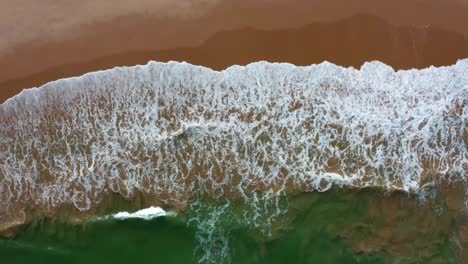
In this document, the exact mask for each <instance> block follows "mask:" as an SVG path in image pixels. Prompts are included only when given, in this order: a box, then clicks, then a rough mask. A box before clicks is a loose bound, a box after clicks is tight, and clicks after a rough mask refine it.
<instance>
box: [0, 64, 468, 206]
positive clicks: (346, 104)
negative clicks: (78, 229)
mask: <svg viewBox="0 0 468 264" xmlns="http://www.w3.org/2000/svg"><path fill="white" fill-rule="evenodd" d="M467 103H468V60H460V61H458V62H457V64H455V65H453V66H448V67H440V68H434V67H431V68H427V69H422V70H408V71H397V72H395V71H394V70H393V69H392V68H391V67H389V66H387V65H385V64H383V63H380V62H375V61H374V62H370V63H365V64H364V65H363V66H362V67H361V69H360V70H356V69H354V68H343V67H340V66H336V65H334V64H331V63H327V62H325V63H322V64H318V65H312V66H307V67H297V66H294V65H291V64H286V63H281V64H278V63H267V62H257V63H253V64H249V65H247V66H245V67H243V66H233V67H230V68H228V69H227V70H224V71H221V72H216V71H213V70H211V69H208V68H204V67H198V66H193V65H190V64H187V63H177V62H170V63H158V62H150V63H148V64H147V65H145V66H135V67H124V68H114V69H111V70H107V71H100V72H96V73H89V74H86V75H84V76H81V77H76V78H70V79H62V80H58V81H55V82H52V83H49V84H46V85H44V86H43V87H41V88H40V89H33V90H25V91H24V92H23V93H21V94H20V95H18V96H15V97H14V98H12V99H10V100H8V101H7V102H5V103H4V104H2V105H1V106H0V211H4V210H1V209H5V208H9V207H11V206H15V205H17V204H20V203H27V204H30V205H36V206H46V207H56V206H59V205H64V204H74V205H75V206H76V207H77V208H79V209H81V210H87V209H89V208H90V207H91V206H93V204H94V203H95V202H97V201H99V197H100V195H101V194H103V193H108V192H118V193H122V194H125V195H127V196H131V194H132V193H133V192H134V191H136V190H137V191H142V192H145V193H148V194H153V195H155V196H156V197H158V198H159V199H160V201H161V203H163V204H167V205H178V206H180V205H181V204H184V203H186V202H187V201H188V200H190V199H191V197H192V195H193V193H195V192H197V193H202V194H206V195H209V196H212V197H213V198H220V197H244V199H247V200H249V199H250V201H252V202H253V201H254V199H255V195H254V194H256V193H258V192H260V193H268V194H269V195H274V194H275V193H281V192H283V191H287V190H288V189H299V190H302V191H312V190H318V191H326V190H328V189H330V188H331V187H332V186H333V185H335V186H341V187H342V186H351V187H356V188H360V187H366V186H380V187H383V188H386V189H402V190H405V191H408V192H419V191H420V190H421V188H423V186H431V183H432V182H434V181H435V180H445V181H448V182H453V183H454V184H464V185H465V186H466V184H467V168H468V155H467V146H466V144H467V142H466V141H467V138H468V131H467V123H468V122H467V121H468V120H467V119H468V108H467V107H466V105H467ZM5 212H6V211H5Z"/></svg>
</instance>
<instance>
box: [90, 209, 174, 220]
mask: <svg viewBox="0 0 468 264" xmlns="http://www.w3.org/2000/svg"><path fill="white" fill-rule="evenodd" d="M167 215H168V213H167V212H166V211H164V209H162V208H161V207H154V206H151V207H148V208H145V209H141V210H138V211H136V212H133V213H129V212H119V213H116V214H111V215H106V216H104V217H98V218H97V219H96V220H106V219H110V218H112V219H120V220H125V219H132V218H138V219H143V220H151V219H154V218H157V217H161V216H167ZM169 215H170V214H169Z"/></svg>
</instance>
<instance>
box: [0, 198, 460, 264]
mask: <svg viewBox="0 0 468 264" xmlns="http://www.w3.org/2000/svg"><path fill="white" fill-rule="evenodd" d="M391 208H396V209H397V210H396V211H395V210H392V209H391ZM243 210H247V209H245V208H243V207H242V206H241V205H232V206H231V211H232V212H242V211H243ZM208 211H209V210H208ZM211 213H212V212H211ZM208 214H210V213H207V215H205V216H203V215H202V216H201V219H202V220H201V221H203V218H206V219H209V218H210V216H209V215H208ZM190 217H191V216H190V214H189V215H188V216H184V215H179V216H177V217H174V216H167V217H159V218H155V219H153V220H142V219H127V220H117V219H108V220H102V221H96V222H88V223H86V224H81V225H72V224H69V223H65V222H62V221H51V220H42V221H38V222H36V223H34V224H32V225H30V226H28V227H27V228H25V229H24V230H22V231H21V232H20V233H19V234H18V235H17V236H16V237H15V238H14V239H12V240H0V263H8V264H21V263H35V264H39V263H47V264H54V263H57V264H58V263H61V264H62V263H96V264H97V263H99V264H103V263H113V264H115V263H197V262H198V261H199V260H200V259H202V255H203V254H204V252H203V249H201V248H200V241H199V240H198V239H197V238H196V237H197V234H199V233H197V226H196V225H190V224H189V225H188V224H187V220H188V219H190ZM222 217H225V218H228V219H224V221H219V222H218V223H217V224H215V225H217V226H216V227H213V228H215V229H216V230H217V231H216V232H218V233H220V232H221V233H223V232H224V231H226V232H224V233H223V235H225V236H226V237H227V241H228V243H229V244H228V248H229V252H228V253H229V257H227V258H219V259H218V261H216V260H215V259H214V258H215V256H213V258H212V259H211V260H212V262H214V263H216V262H218V263H223V262H231V263H350V264H351V263H375V264H377V263H462V262H461V260H460V256H459V255H460V254H459V251H460V249H459V247H457V245H456V241H455V240H454V230H456V226H455V222H454V219H453V217H452V216H451V215H450V213H449V212H448V211H447V210H446V208H444V204H443V202H438V201H436V202H432V203H431V202H426V204H424V205H421V203H420V202H419V201H416V200H415V199H410V198H407V197H404V196H401V197H400V196H398V197H394V196H393V197H387V196H386V195H384V194H380V193H378V192H375V191H361V192H328V193H310V194H303V195H299V196H296V197H294V198H290V204H289V209H288V212H287V213H286V214H284V215H282V216H280V217H278V219H277V220H276V221H275V222H274V223H273V225H272V226H271V228H270V227H269V228H270V230H271V236H265V235H262V234H261V232H260V229H262V227H260V228H252V227H249V225H247V224H245V223H244V224H243V223H242V222H236V221H229V220H230V219H229V218H231V217H232V215H230V214H226V215H222ZM387 220H388V221H387ZM389 221H390V222H389ZM216 232H215V233H216ZM382 234H387V235H382ZM217 238H219V234H218V235H216V234H215V235H213V237H212V239H213V243H214V244H215V243H218V242H219V241H215V240H216V239H217ZM382 241H384V242H382ZM211 250H212V251H217V250H221V248H216V247H214V249H213V248H212V249H211ZM425 251H428V252H425ZM213 253H214V255H216V254H217V253H219V252H213ZM204 262H205V261H204Z"/></svg>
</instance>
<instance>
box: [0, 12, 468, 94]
mask: <svg viewBox="0 0 468 264" xmlns="http://www.w3.org/2000/svg"><path fill="white" fill-rule="evenodd" d="M75 45H78V44H75ZM50 48H51V50H54V51H57V52H67V49H61V48H60V47H59V46H55V47H53V46H51V47H50ZM51 52H52V51H51ZM62 55H63V56H64V57H66V55H65V54H62ZM466 57H468V38H467V37H464V36H463V35H461V34H457V33H453V32H449V31H445V30H442V29H438V28H433V27H407V26H394V25H392V24H389V23H387V22H386V21H385V20H383V19H380V18H378V17H375V16H370V15H364V14H359V15H355V16H352V17H349V18H346V19H343V20H340V21H336V22H330V23H315V24H309V25H306V26H302V27H299V28H294V29H280V30H259V29H253V28H243V29H236V30H230V31H224V32H220V33H217V34H215V35H214V36H212V37H210V38H209V39H207V40H206V41H205V42H204V43H202V44H201V45H200V46H198V47H193V48H174V49H164V50H146V51H128V52H122V53H116V54H113V55H110V56H103V57H98V58H95V59H93V60H90V61H86V62H81V63H72V64H66V63H63V64H62V65H60V66H57V67H52V68H49V69H47V70H44V71H41V72H39V73H36V74H32V75H29V76H27V77H23V78H17V79H12V80H8V81H4V82H0V91H1V95H0V102H3V101H5V100H6V99H8V98H10V97H11V96H14V95H15V94H18V93H19V92H20V91H21V90H22V89H23V88H29V87H36V86H40V85H42V84H45V83H47V82H49V81H53V80H57V79H60V78H65V77H72V76H78V75H82V74H85V73H87V72H91V71H97V70H102V69H108V68H113V67H115V66H132V65H136V64H146V63H147V62H148V61H149V60H156V61H162V62H166V61H171V60H173V61H187V62H190V63H192V64H195V65H203V66H207V67H210V68H212V69H216V70H222V69H225V68H227V67H229V66H231V65H235V64H239V65H246V64H248V63H251V62H255V61H260V60H267V61H270V62H289V63H293V64H296V65H310V64H316V63H321V62H323V61H330V62H333V63H335V64H337V65H342V66H353V67H355V68H360V66H361V65H362V64H363V63H364V62H366V61H372V60H379V61H382V62H384V63H386V64H388V65H391V66H392V67H394V68H395V69H410V68H424V67H429V66H432V65H434V66H443V65H452V64H454V63H456V61H457V60H458V59H461V58H466ZM33 61H35V60H33Z"/></svg>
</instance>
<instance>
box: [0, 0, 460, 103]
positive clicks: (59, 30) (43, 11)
mask: <svg viewBox="0 0 468 264" xmlns="http://www.w3.org/2000/svg"><path fill="white" fill-rule="evenodd" d="M70 2H73V1H70ZM125 2H126V1H120V0H119V1H117V2H115V4H112V5H109V4H107V3H106V1H104V0H95V1H90V0H84V1H80V3H75V2H73V4H71V3H67V4H65V3H64V2H63V1H58V0H49V1H48V2H47V5H41V6H38V5H37V3H36V1H32V0H20V1H18V2H15V6H12V5H8V4H6V3H4V4H0V15H1V16H0V22H2V23H0V34H1V35H2V36H3V37H2V38H1V39H0V68H1V69H2V71H1V72H0V102H3V101H4V100H5V99H6V98H9V97H11V96H13V95H15V94H17V93H18V92H19V90H21V89H23V88H29V87H34V86H39V85H41V84H43V83H45V82H48V81H51V80H54V79H57V78H63V77H67V76H76V75H80V74H82V73H84V72H88V71H92V70H96V69H105V68H109V67H113V66H121V65H133V64H135V63H140V64H141V63H146V62H147V61H148V60H150V59H157V58H160V59H161V60H171V59H179V60H187V61H193V62H194V63H197V64H202V65H207V66H209V65H215V66H216V67H218V68H222V67H225V66H226V65H231V64H232V63H237V61H241V63H243V62H250V61H254V60H257V59H268V60H273V61H288V60H291V61H289V62H297V61H299V63H300V64H312V63H316V62H321V61H322V60H324V59H326V60H329V61H334V62H336V63H340V62H343V64H345V65H355V66H360V63H358V61H364V60H367V59H369V58H370V59H380V58H383V59H387V58H388V57H390V59H387V63H390V64H392V66H394V67H397V68H399V67H400V66H401V67H403V68H405V67H423V66H427V65H431V64H436V65H437V64H451V63H453V62H454V60H455V59H457V58H464V57H467V55H466V51H462V50H460V49H459V47H460V46H461V45H465V46H466V44H463V41H461V38H462V37H461V35H464V36H468V27H466V25H468V16H467V15H466V14H467V13H468V1H465V0H424V1H423V0H392V1H382V0H381V1H375V0H329V1H321V0H320V1H309V0H291V1H282V0H268V1H266V0H203V1H202V0H179V1H167V0H158V1H148V0H137V1H136V2H135V3H134V4H131V5H128V4H126V3H125ZM77 12H79V13H80V16H76V15H75V14H76V13H77ZM358 13H365V14H371V15H373V16H375V17H378V18H381V19H383V20H385V21H388V23H390V24H393V25H398V26H404V27H408V28H406V29H404V30H403V31H406V33H405V32H398V31H401V30H398V29H396V28H394V27H392V26H390V25H384V24H385V23H383V22H382V21H377V20H375V21H374V22H375V23H376V24H373V23H374V22H372V21H371V20H368V21H367V22H363V21H362V19H361V21H360V22H359V21H353V19H351V20H350V19H349V17H350V16H352V15H355V14H358ZM343 18H347V19H346V21H348V22H347V23H343V22H341V23H337V22H336V21H337V19H343ZM355 20H359V19H355ZM317 22H325V23H331V24H328V25H324V26H318V25H317V24H316V23H317ZM362 23H370V24H371V25H368V24H365V25H364V28H363V29H359V31H356V30H357V29H356V27H358V26H362ZM311 24H313V25H311ZM5 25H6V26H5ZM340 26H342V27H341V28H340ZM247 27H248V28H252V29H265V30H275V33H266V32H263V33H261V36H260V37H261V38H259V39H257V37H258V36H257V34H256V33H254V32H253V31H252V30H250V31H249V30H245V28H247ZM304 27H305V28H304ZM299 28H302V29H299ZM410 28H412V29H410ZM416 28H420V29H416ZM421 28H422V29H421ZM279 29H286V30H281V31H278V30H279ZM424 29H426V30H427V35H429V36H430V38H429V37H427V38H426V40H424V34H426V33H424V32H425V30H424ZM439 29H440V30H439ZM233 30H234V31H233ZM413 31H414V32H413ZM299 32H300V33H301V34H306V35H304V36H298V33H299ZM451 32H453V33H451ZM455 33H458V34H460V35H457V34H455ZM240 37H245V38H246V39H239V38H240ZM253 37H255V41H252V38H253ZM269 38H272V39H274V40H278V41H279V43H276V44H275V43H271V42H269V40H270V39H269ZM229 39H234V40H235V42H234V43H232V42H229ZM382 39H383V40H382ZM414 39H417V41H416V42H417V43H413V40H414ZM389 40H390V42H388V41H389ZM205 41H207V42H206V43H205V44H203V43H204V42H205ZM239 41H240V42H241V43H242V46H241V47H239V48H238V49H244V50H245V49H247V48H252V45H255V47H253V48H254V50H250V51H249V52H248V54H247V53H245V52H244V53H243V54H240V58H239V59H237V60H234V61H229V58H224V57H225V55H226V54H223V56H220V55H219V53H217V54H216V55H213V54H215V53H216V52H219V50H217V51H214V52H215V53H212V52H211V51H210V52H208V48H210V46H209V45H217V44H219V45H229V46H231V48H230V52H232V51H234V50H233V49H232V47H233V46H235V45H236V44H235V43H237V42H239ZM301 41H306V42H307V45H305V44H302V43H301ZM452 41H454V42H452ZM256 42H258V43H256ZM338 42H343V43H338ZM363 42H373V43H374V44H372V43H371V44H366V43H364V44H363ZM421 42H434V43H430V45H424V47H423V48H424V49H425V50H424V51H423V50H421V49H422V48H421V46H420V45H422V44H423V43H421ZM382 43H384V44H386V45H387V46H386V47H389V46H391V45H393V46H394V47H393V48H392V50H391V52H390V53H388V50H387V49H384V48H372V49H370V50H369V49H368V47H369V45H375V46H377V44H382ZM415 44H417V45H415ZM200 45H202V46H201V47H200ZM281 45H282V46H281ZM181 47H192V48H196V47H199V48H197V49H195V50H186V49H180V48H181ZM282 47H285V50H281V54H280V55H276V53H274V54H273V53H272V52H277V50H278V49H280V48H282ZM305 47H308V49H307V51H305V50H304V49H305ZM309 47H310V48H309ZM215 48H216V49H227V48H229V47H215ZM296 48H300V50H301V53H299V52H297V51H296ZM434 48H436V50H434ZM167 49H170V50H171V51H170V52H169V51H165V52H157V51H160V50H167ZM415 49H416V50H415ZM417 49H419V50H417ZM259 51H262V52H263V53H259ZM291 51H295V52H296V54H289V52H291ZM179 52H180V53H179ZM207 52H208V55H207ZM159 53H161V54H160V55H158V54H159ZM195 53H196V54H195ZM304 53H305V54H304ZM421 53H423V54H424V59H421V56H422V55H421ZM272 54H273V55H272ZM330 54H333V55H330ZM343 54H344V55H343ZM376 54H377V55H376ZM408 54H409V55H410V56H408ZM106 56H107V58H103V57H106ZM110 56H111V57H114V56H115V57H116V58H109V57H110ZM231 56H232V57H238V56H239V55H238V54H231ZM215 57H216V58H215ZM407 57H408V58H407ZM415 57H418V60H417V61H416V60H415ZM350 58H351V59H350ZM213 59H216V60H221V62H218V61H213ZM93 63H96V64H93ZM64 65H65V66H64ZM70 65H75V66H74V67H71V66H70ZM77 65H80V66H77ZM84 65H88V66H84ZM41 74H44V75H43V76H40V75H41ZM6 81H8V82H6Z"/></svg>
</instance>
